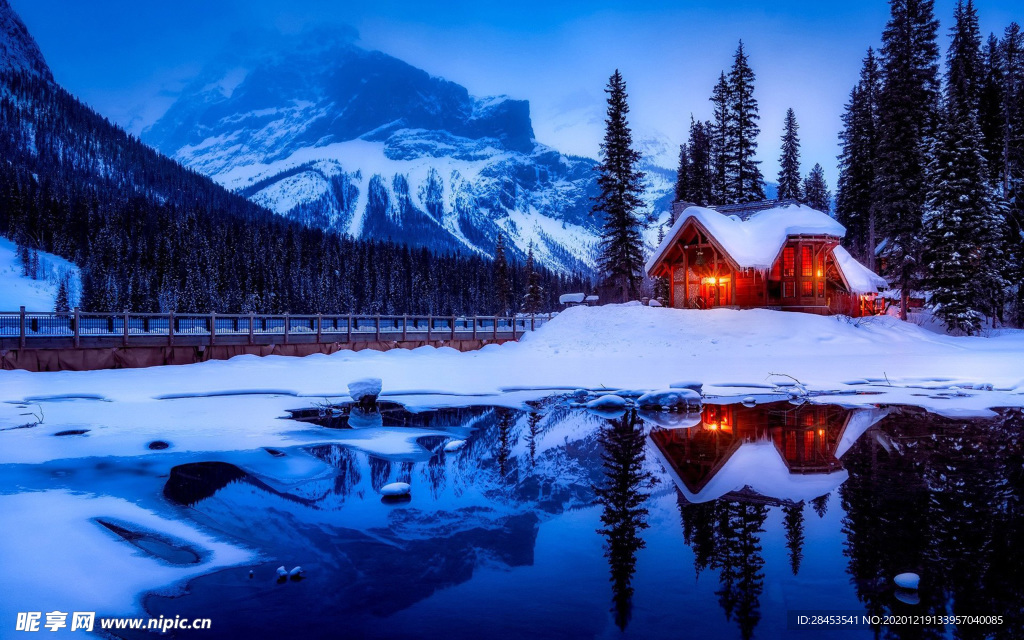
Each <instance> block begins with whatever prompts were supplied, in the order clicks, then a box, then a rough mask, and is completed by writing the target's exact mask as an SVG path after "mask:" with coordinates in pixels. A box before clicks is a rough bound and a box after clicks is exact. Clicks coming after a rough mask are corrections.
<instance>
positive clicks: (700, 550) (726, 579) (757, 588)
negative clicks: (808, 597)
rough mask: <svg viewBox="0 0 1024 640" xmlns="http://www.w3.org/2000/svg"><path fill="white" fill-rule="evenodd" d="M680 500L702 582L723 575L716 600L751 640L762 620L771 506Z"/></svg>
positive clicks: (687, 537)
mask: <svg viewBox="0 0 1024 640" xmlns="http://www.w3.org/2000/svg"><path fill="white" fill-rule="evenodd" d="M677 500H678V505H679V515H680V519H681V521H682V526H683V540H684V541H685V542H686V544H687V545H688V546H689V547H690V548H691V549H692V550H693V564H694V570H695V571H696V573H697V576H698V577H699V576H700V574H701V572H703V571H704V570H705V569H708V568H711V569H714V570H716V571H718V572H719V588H718V590H717V591H716V592H715V594H716V595H717V596H718V603H719V605H720V606H721V607H722V610H723V611H724V612H725V616H726V619H728V620H733V619H735V620H736V623H737V625H738V626H739V628H740V634H741V636H742V637H743V638H750V637H752V636H753V634H754V629H755V628H756V627H757V623H758V622H759V621H760V620H761V604H760V599H761V593H762V592H763V591H764V556H763V549H762V547H761V538H760V535H761V534H762V533H764V522H765V519H766V518H767V517H768V506H767V505H764V504H757V503H752V502H748V501H743V500H737V499H731V500H730V499H728V498H720V499H718V500H714V501H711V502H701V503H697V504H691V503H689V502H686V500H685V499H684V498H683V497H682V494H679V495H678V497H677ZM802 535H803V533H802V521H801V537H802ZM801 545H802V539H801ZM801 548H802V547H801Z"/></svg>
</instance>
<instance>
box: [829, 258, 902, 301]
mask: <svg viewBox="0 0 1024 640" xmlns="http://www.w3.org/2000/svg"><path fill="white" fill-rule="evenodd" d="M832 255H833V256H835V258H836V265H837V266H838V267H839V270H840V271H842V272H843V276H844V277H845V278H846V284H848V285H850V291H851V292H852V293H861V294H863V293H878V292H879V291H880V290H882V289H888V288H889V283H888V282H886V281H885V278H883V277H882V276H880V275H878V274H877V273H875V272H874V271H872V270H871V269H868V268H867V267H865V266H864V265H862V264H861V263H859V262H857V260H856V258H854V257H853V256H851V255H850V252H849V251H847V250H846V249H844V248H842V247H836V248H835V249H833V250H832Z"/></svg>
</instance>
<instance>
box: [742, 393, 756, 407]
mask: <svg viewBox="0 0 1024 640" xmlns="http://www.w3.org/2000/svg"><path fill="white" fill-rule="evenodd" d="M756 405H757V398H755V397H754V396H747V397H746V398H743V406H744V407H753V406H756Z"/></svg>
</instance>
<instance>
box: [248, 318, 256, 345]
mask: <svg viewBox="0 0 1024 640" xmlns="http://www.w3.org/2000/svg"><path fill="white" fill-rule="evenodd" d="M255 331H256V314H255V313H251V312H250V313H249V344H252V343H253V341H254V340H253V333H255Z"/></svg>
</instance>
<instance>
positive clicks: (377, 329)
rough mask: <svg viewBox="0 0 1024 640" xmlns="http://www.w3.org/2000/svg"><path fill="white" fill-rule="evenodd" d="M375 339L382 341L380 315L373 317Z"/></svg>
mask: <svg viewBox="0 0 1024 640" xmlns="http://www.w3.org/2000/svg"><path fill="white" fill-rule="evenodd" d="M373 339H374V340H376V341H377V342H380V316H377V317H375V318H374V319H373Z"/></svg>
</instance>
